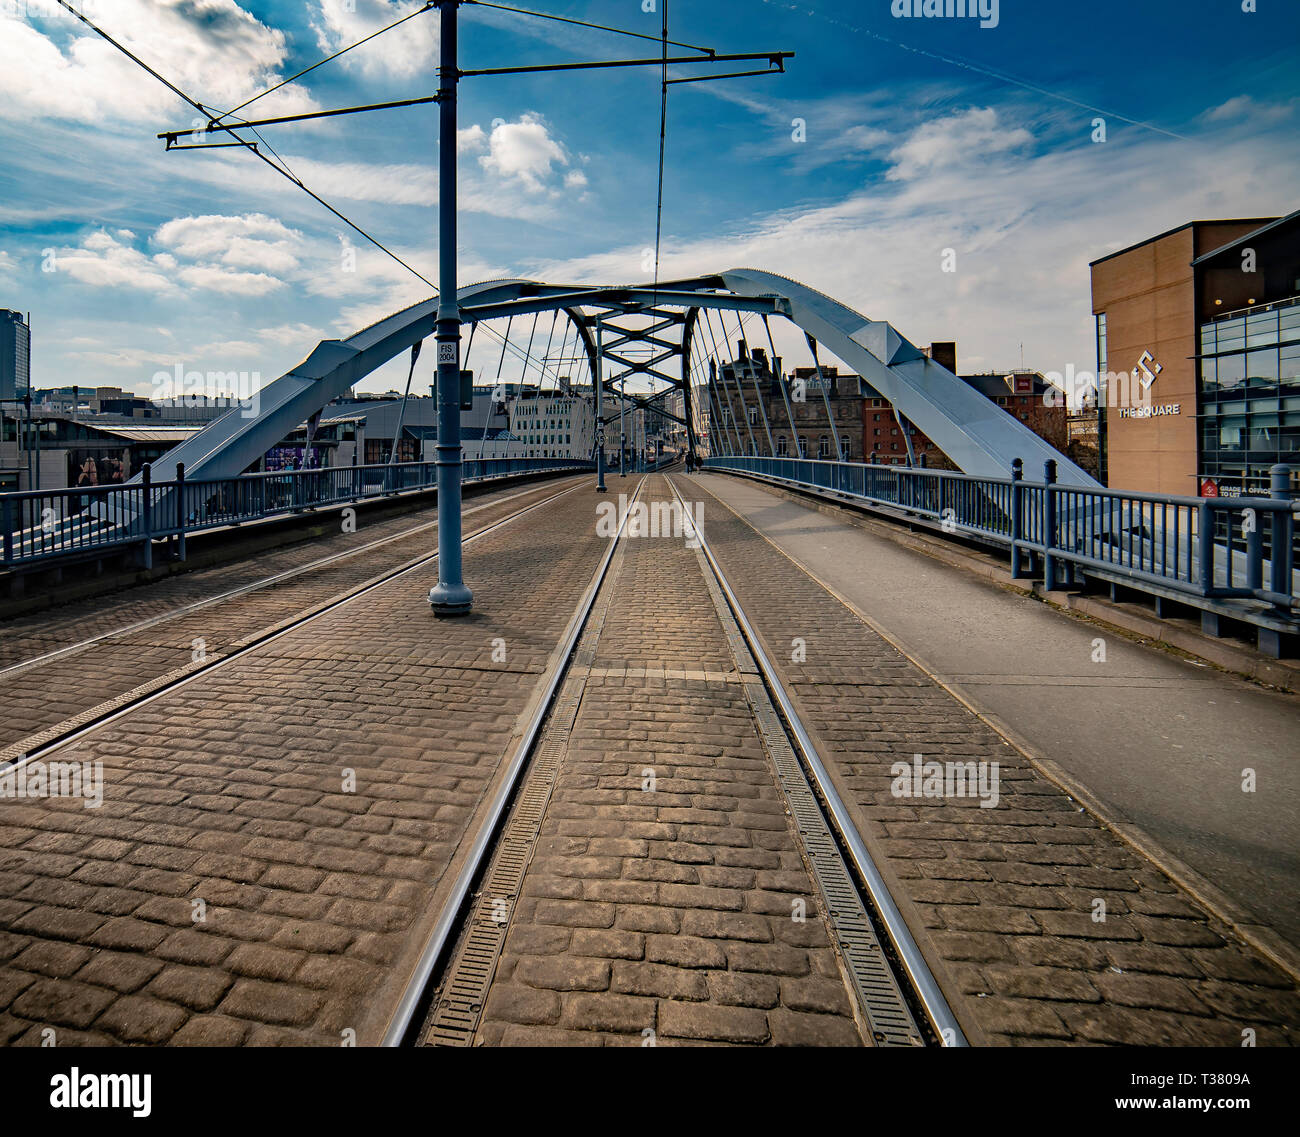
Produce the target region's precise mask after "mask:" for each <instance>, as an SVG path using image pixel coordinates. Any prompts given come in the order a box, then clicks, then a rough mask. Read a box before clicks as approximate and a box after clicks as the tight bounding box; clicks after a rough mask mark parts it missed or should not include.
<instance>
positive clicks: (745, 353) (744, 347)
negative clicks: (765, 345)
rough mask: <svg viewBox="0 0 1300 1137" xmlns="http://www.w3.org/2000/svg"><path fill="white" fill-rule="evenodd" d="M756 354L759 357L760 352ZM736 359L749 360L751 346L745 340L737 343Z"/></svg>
mask: <svg viewBox="0 0 1300 1137" xmlns="http://www.w3.org/2000/svg"><path fill="white" fill-rule="evenodd" d="M754 354H755V355H757V354H758V352H757V351H756V352H754ZM736 358H737V359H742V360H743V359H748V358H749V344H748V343H746V342H745V341H744V340H737V341H736Z"/></svg>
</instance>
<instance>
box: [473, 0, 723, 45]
mask: <svg viewBox="0 0 1300 1137" xmlns="http://www.w3.org/2000/svg"><path fill="white" fill-rule="evenodd" d="M465 3H466V4H467V5H470V4H472V5H473V6H474V7H476V8H497V9H499V10H500V11H502V12H517V13H519V14H520V15H523V16H537V17H538V18H540V19H543V20H555V21H557V22H559V23H561V24H576V25H577V26H578V27H580V28H593V29H595V30H596V31H600V32H614V33H615V34H617V35H620V36H631V37H632V38H633V39H648V40H650V41H651V42H653V43H658V42H659V37H658V36H651V35H646V33H645V32H633V31H629V30H628V29H627V28H614V27H610V26H609V25H607V24H589V23H588V22H587V21H586V20H575V19H573V18H572V17H570V16H555V15H552V14H551V13H550V12H538V11H537V10H536V9H533V8H515V7H512V6H511V5H509V4H490V3H488V2H487V0H465ZM668 42H669V43H670V44H672V45H673V47H685V48H689V49H690V50H691V51H699V52H703V53H704V54H705V55H716V54H717V53H716V52H715V51H714V50H713V48H711V47H701V46H700V45H699V44H694V43H682V42H681V41H680V40H675V39H672V40H669V41H668Z"/></svg>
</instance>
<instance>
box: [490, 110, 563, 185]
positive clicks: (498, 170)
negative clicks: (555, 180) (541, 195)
mask: <svg viewBox="0 0 1300 1137" xmlns="http://www.w3.org/2000/svg"><path fill="white" fill-rule="evenodd" d="M479 164H480V165H481V166H482V167H483V168H484V169H485V170H488V171H490V172H492V173H495V174H498V175H500V176H501V177H503V178H517V179H518V180H519V181H520V182H522V183H523V185H524V186H525V187H526V188H527V189H528V190H530V191H532V192H535V193H536V192H540V191H541V190H542V188H543V183H544V182H545V181H546V180H547V179H549V178H550V176H551V168H552V166H567V165H568V164H569V157H568V155H567V154H566V153H565V151H564V147H563V146H561V145H560V144H559V143H558V142H556V141H555V139H553V138H552V137H551V135H550V132H549V131H548V130H547V128H546V123H545V122H543V121H542V118H541V116H540V115H536V114H531V113H529V114H525V115H524V116H523V117H522V118H520V119H519V121H518V122H502V123H499V124H498V125H496V126H494V127H493V128H492V134H491V135H490V137H489V139H488V153H486V154H484V155H483V156H482V157H481V158H480V159H479Z"/></svg>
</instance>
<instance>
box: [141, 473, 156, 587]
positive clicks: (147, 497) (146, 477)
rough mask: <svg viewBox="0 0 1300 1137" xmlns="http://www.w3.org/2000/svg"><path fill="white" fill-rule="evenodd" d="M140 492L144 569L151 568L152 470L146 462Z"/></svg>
mask: <svg viewBox="0 0 1300 1137" xmlns="http://www.w3.org/2000/svg"><path fill="white" fill-rule="evenodd" d="M140 492H141V494H142V495H143V497H144V511H143V516H144V567H145V569H146V571H147V570H149V569H152V568H153V468H152V467H151V466H150V464H149V463H148V462H146V463H145V464H144V468H143V469H142V470H141V471H140Z"/></svg>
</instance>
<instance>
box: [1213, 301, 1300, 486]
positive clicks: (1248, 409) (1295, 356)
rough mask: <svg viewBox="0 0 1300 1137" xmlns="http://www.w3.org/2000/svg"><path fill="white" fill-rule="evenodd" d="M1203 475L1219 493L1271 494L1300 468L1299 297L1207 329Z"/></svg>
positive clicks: (1229, 316)
mask: <svg viewBox="0 0 1300 1137" xmlns="http://www.w3.org/2000/svg"><path fill="white" fill-rule="evenodd" d="M1200 364H1201V383H1200V386H1201V407H1200V418H1201V424H1200V425H1201V437H1200V452H1201V473H1202V474H1203V475H1205V476H1207V477H1211V478H1214V479H1215V480H1216V481H1218V482H1219V485H1220V492H1223V493H1233V492H1243V491H1244V492H1250V493H1267V492H1268V483H1269V467H1271V466H1273V465H1276V464H1277V463H1279V462H1286V463H1291V464H1295V463H1300V296H1297V297H1292V298H1291V299H1289V300H1284V301H1279V302H1275V303H1272V304H1268V305H1264V306H1261V307H1260V308H1258V309H1246V310H1245V311H1239V312H1230V313H1227V314H1225V315H1224V316H1222V317H1218V318H1216V319H1213V320H1210V321H1208V322H1206V323H1203V324H1201V327H1200Z"/></svg>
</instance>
